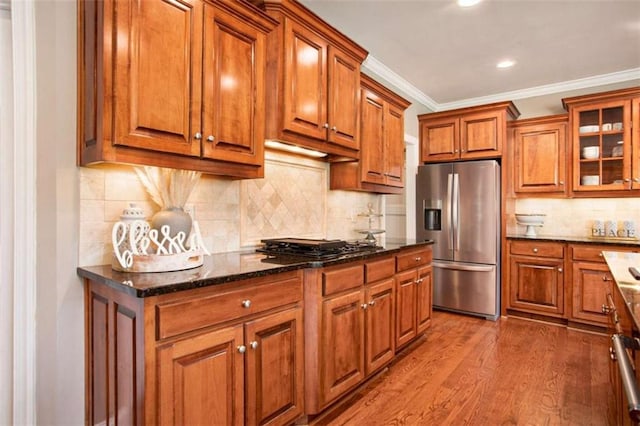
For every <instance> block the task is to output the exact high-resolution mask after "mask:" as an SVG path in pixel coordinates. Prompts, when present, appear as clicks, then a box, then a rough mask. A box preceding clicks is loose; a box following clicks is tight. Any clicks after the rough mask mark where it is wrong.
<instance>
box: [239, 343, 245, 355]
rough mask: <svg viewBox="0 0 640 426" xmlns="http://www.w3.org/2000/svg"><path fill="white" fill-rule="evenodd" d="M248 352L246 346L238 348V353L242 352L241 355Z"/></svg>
mask: <svg viewBox="0 0 640 426" xmlns="http://www.w3.org/2000/svg"><path fill="white" fill-rule="evenodd" d="M246 351H247V347H246V346H245V345H240V346H238V352H240V353H241V354H243V353H245V352H246Z"/></svg>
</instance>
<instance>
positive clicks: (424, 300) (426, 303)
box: [416, 266, 433, 334]
mask: <svg viewBox="0 0 640 426" xmlns="http://www.w3.org/2000/svg"><path fill="white" fill-rule="evenodd" d="M432 276H433V275H432V268H431V266H428V267H426V268H420V269H418V286H417V290H416V292H417V294H416V298H417V300H416V302H417V303H416V315H417V319H416V323H417V332H418V334H420V333H422V332H424V331H425V330H426V329H427V328H429V326H430V325H431V313H432V309H433V281H432Z"/></svg>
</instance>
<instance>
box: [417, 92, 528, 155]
mask: <svg viewBox="0 0 640 426" xmlns="http://www.w3.org/2000/svg"><path fill="white" fill-rule="evenodd" d="M519 115H520V113H519V112H518V110H517V108H516V107H515V105H514V104H513V103H512V102H510V101H508V102H499V103H494V104H489V105H482V106H478V107H470V108H462V109H457V110H451V111H444V112H436V113H429V114H421V115H419V116H418V121H419V123H420V161H421V162H423V163H428V162H439V161H455V160H471V159H478V158H495V157H501V156H502V152H503V146H504V144H505V141H506V139H507V128H506V125H507V121H509V120H514V119H516V118H517V117H518V116H519Z"/></svg>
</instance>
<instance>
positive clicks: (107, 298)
mask: <svg viewBox="0 0 640 426" xmlns="http://www.w3.org/2000/svg"><path fill="white" fill-rule="evenodd" d="M85 288H86V292H85V294H86V301H87V305H86V306H87V316H86V318H87V330H88V338H87V354H88V356H89V362H88V363H87V364H88V365H87V377H88V380H87V423H88V424H99V423H100V424H111V423H120V424H141V425H142V424H184V425H190V424H228V425H242V424H252V425H253V424H269V425H285V424H291V423H292V422H294V421H295V420H296V419H297V418H299V417H301V416H302V415H303V414H304V358H303V356H304V349H303V348H304V335H303V332H304V329H303V315H302V272H301V271H292V272H285V273H282V274H276V275H271V276H267V277H262V278H256V279H250V280H244V281H238V282H234V283H231V284H223V285H219V286H211V287H206V288H202V289H195V290H186V291H182V292H177V293H170V294H164V295H161V296H151V297H147V298H137V297H134V296H131V295H128V294H125V293H123V292H119V291H116V290H114V289H112V288H110V287H107V286H106V285H103V284H98V283H96V282H93V281H91V280H87V281H86V287H85Z"/></svg>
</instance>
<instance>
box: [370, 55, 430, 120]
mask: <svg viewBox="0 0 640 426" xmlns="http://www.w3.org/2000/svg"><path fill="white" fill-rule="evenodd" d="M362 68H363V70H364V71H369V74H373V76H376V77H379V78H382V79H384V80H386V81H388V82H389V83H391V84H393V85H394V86H395V87H397V88H398V89H400V90H402V91H403V92H404V93H405V94H406V95H407V96H409V97H411V98H413V99H415V100H416V101H418V102H420V104H422V105H424V106H425V107H427V108H429V109H430V110H435V109H436V108H437V106H438V104H437V103H436V101H434V100H433V99H431V98H430V97H429V96H427V95H425V94H424V93H423V92H422V91H420V90H418V88H417V87H415V86H414V85H413V84H411V83H409V82H408V81H407V80H405V79H404V78H402V77H400V76H399V75H398V74H396V73H395V72H393V71H391V69H389V68H388V67H387V66H386V65H385V64H383V63H382V62H380V61H379V60H377V59H376V58H374V57H373V56H371V55H369V56H367V58H366V59H365V60H364V62H363V64H362Z"/></svg>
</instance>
